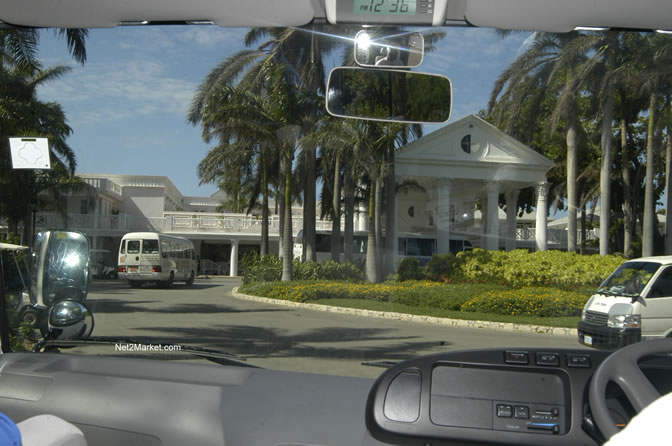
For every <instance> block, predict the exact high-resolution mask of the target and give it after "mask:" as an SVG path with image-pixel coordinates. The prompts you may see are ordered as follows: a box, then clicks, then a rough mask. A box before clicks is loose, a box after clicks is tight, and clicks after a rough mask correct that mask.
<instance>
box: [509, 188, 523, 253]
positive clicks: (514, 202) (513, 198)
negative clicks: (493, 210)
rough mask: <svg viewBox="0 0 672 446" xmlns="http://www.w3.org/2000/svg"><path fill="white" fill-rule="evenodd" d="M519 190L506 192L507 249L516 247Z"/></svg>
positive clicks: (511, 249)
mask: <svg viewBox="0 0 672 446" xmlns="http://www.w3.org/2000/svg"><path fill="white" fill-rule="evenodd" d="M518 195H520V191H519V190H510V191H508V192H507V193H506V229H507V236H506V250H507V251H513V250H514V249H516V219H517V215H516V214H517V212H518Z"/></svg>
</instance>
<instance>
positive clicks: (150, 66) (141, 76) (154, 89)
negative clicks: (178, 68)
mask: <svg viewBox="0 0 672 446" xmlns="http://www.w3.org/2000/svg"><path fill="white" fill-rule="evenodd" d="M196 86H197V85H196V83H195V82H193V81H188V80H184V79H180V78H178V77H175V76H173V75H171V74H170V73H169V72H168V70H167V69H166V68H165V66H164V65H163V64H161V63H158V62H151V61H128V62H121V63H117V64H116V65H114V66H110V65H107V64H102V63H93V64H87V65H86V66H85V67H75V69H74V70H73V72H72V73H71V74H69V75H67V76H66V77H64V78H63V79H61V80H59V81H58V82H54V83H52V84H49V85H45V86H43V87H41V89H40V96H41V97H42V98H44V99H46V100H54V101H56V102H59V103H61V104H63V105H64V106H65V107H66V110H68V111H69V114H70V115H73V114H74V116H71V121H75V122H78V123H80V124H82V123H90V122H99V121H108V120H120V119H128V118H132V117H134V116H145V115H149V114H153V113H171V114H178V115H181V116H185V115H186V112H187V109H188V107H189V103H190V101H191V99H192V97H193V94H194V91H195V90H196ZM80 110H81V111H80Z"/></svg>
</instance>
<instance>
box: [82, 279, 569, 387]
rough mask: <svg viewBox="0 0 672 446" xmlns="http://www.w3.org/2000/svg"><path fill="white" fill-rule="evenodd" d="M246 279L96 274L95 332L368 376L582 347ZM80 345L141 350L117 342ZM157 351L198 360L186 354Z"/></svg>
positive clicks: (268, 363) (285, 366)
mask: <svg viewBox="0 0 672 446" xmlns="http://www.w3.org/2000/svg"><path fill="white" fill-rule="evenodd" d="M238 285H239V281H238V280H237V279H235V278H234V279H232V278H213V279H197V280H196V283H195V284H194V285H193V286H191V287H188V286H186V285H184V284H176V285H175V286H174V287H173V288H171V289H162V288H154V287H148V286H146V287H143V288H141V289H132V288H130V287H129V286H128V285H127V284H126V283H125V282H123V281H119V280H116V281H94V282H93V283H92V285H91V287H90V290H89V297H88V300H87V304H88V305H89V307H90V308H91V309H92V311H93V313H94V315H95V322H96V325H95V329H94V333H93V335H94V336H119V337H132V338H135V339H139V340H143V341H149V340H161V341H164V342H170V343H181V344H188V345H196V346H200V347H206V348H212V349H217V350H223V351H226V352H230V353H235V354H237V355H241V356H244V357H246V358H248V361H247V362H248V363H250V364H254V365H258V366H261V367H268V368H275V369H282V370H293V371H308V372H315V373H329V374H342V375H352V376H366V377H375V376H378V375H379V374H380V372H381V371H382V369H380V368H377V367H366V366H363V365H362V364H361V363H362V362H363V361H383V360H390V361H398V360H402V359H406V358H409V357H413V356H417V355H423V354H430V353H439V352H442V351H448V350H459V349H471V348H483V347H509V348H510V347H571V348H581V346H580V345H579V344H578V343H577V340H576V339H575V338H574V337H569V336H552V335H544V334H526V333H516V332H507V331H495V330H488V329H476V328H453V327H444V326H436V325H428V324H422V323H415V322H406V321H395V320H386V319H376V318H369V317H362V316H350V315H341V314H334V313H325V312H320V311H312V310H304V309H296V308H289V307H285V306H280V305H272V304H265V303H257V302H250V301H245V300H240V299H236V298H234V297H233V296H232V295H231V290H232V288H233V287H235V286H238ZM73 352H77V353H79V352H81V353H94V354H106V355H128V354H138V353H127V352H121V351H117V350H115V347H113V346H109V347H107V346H105V347H86V348H77V349H76V350H74V351H73ZM143 355H147V353H143ZM153 355H154V356H160V357H164V358H165V359H169V358H170V359H178V360H180V359H181V360H195V359H193V358H192V357H191V356H187V355H185V354H175V353H163V352H162V353H154V354H153Z"/></svg>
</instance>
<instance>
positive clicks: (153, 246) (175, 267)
mask: <svg viewBox="0 0 672 446" xmlns="http://www.w3.org/2000/svg"><path fill="white" fill-rule="evenodd" d="M197 265H198V261H197V259H196V252H195V251H194V245H193V243H191V241H190V240H189V239H186V238H184V237H177V236H174V235H166V234H160V233H158V232H129V233H128V234H126V235H124V236H123V237H122V239H121V244H120V245H119V265H118V267H117V271H118V272H119V278H120V279H123V280H128V283H129V285H130V286H131V287H134V288H136V287H139V286H140V285H142V284H143V283H144V282H158V283H160V284H162V285H166V286H171V285H172V284H173V282H174V281H176V280H178V281H184V282H185V283H186V284H187V285H191V284H193V283H194V278H195V277H196V269H197Z"/></svg>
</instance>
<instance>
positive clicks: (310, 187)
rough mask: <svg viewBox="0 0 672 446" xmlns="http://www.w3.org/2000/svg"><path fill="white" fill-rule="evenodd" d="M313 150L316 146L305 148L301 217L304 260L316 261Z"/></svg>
mask: <svg viewBox="0 0 672 446" xmlns="http://www.w3.org/2000/svg"><path fill="white" fill-rule="evenodd" d="M315 150H316V147H315V146H312V145H311V147H308V149H307V150H306V188H305V192H304V203H303V206H304V210H305V212H304V217H303V228H304V229H303V247H304V249H305V250H306V260H308V261H312V262H315V261H317V249H316V246H315V218H316V217H315V216H316V209H315V206H316V200H317V199H316V190H315Z"/></svg>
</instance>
